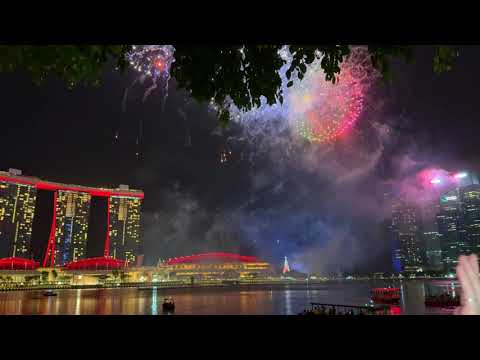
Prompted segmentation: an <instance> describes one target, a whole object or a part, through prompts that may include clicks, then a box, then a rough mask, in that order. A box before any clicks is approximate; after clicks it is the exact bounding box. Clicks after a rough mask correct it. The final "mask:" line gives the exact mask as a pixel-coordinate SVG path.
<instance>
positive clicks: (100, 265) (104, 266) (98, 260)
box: [63, 257, 127, 270]
mask: <svg viewBox="0 0 480 360" xmlns="http://www.w3.org/2000/svg"><path fill="white" fill-rule="evenodd" d="M126 266H127V264H126V262H125V261H123V260H119V259H114V258H111V257H95V258H88V259H81V260H77V261H72V262H70V263H68V264H66V265H65V266H64V267H63V268H64V269H65V270H114V269H122V268H124V267H126Z"/></svg>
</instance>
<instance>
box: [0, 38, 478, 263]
mask: <svg viewBox="0 0 480 360" xmlns="http://www.w3.org/2000/svg"><path fill="white" fill-rule="evenodd" d="M432 56H433V50H432V49H431V48H429V47H419V48H417V49H416V62H415V63H414V64H410V65H406V64H403V63H402V62H399V63H395V66H394V71H393V74H394V79H393V81H392V82H391V83H387V84H384V83H381V84H378V85H377V86H375V89H374V90H373V91H372V94H371V99H370V108H369V110H368V111H366V112H365V114H363V115H362V117H361V119H360V120H359V122H358V125H357V129H356V130H355V132H354V134H352V136H353V137H356V138H354V139H352V140H350V141H349V142H348V143H345V144H342V143H340V144H337V146H336V150H335V152H334V153H333V155H332V154H329V155H327V156H326V157H325V158H322V159H321V160H319V158H318V157H316V154H317V153H315V152H312V151H310V152H308V154H307V155H305V157H303V158H302V161H298V162H296V161H295V162H287V163H281V164H280V163H279V162H278V161H277V157H276V153H275V151H276V150H275V149H272V150H271V152H270V153H269V154H268V155H265V156H262V157H259V158H258V159H257V160H256V161H255V163H254V164H252V162H250V161H247V160H246V158H248V156H247V155H248V154H251V153H252V151H253V150H252V146H253V145H252V144H247V143H242V144H237V145H231V146H230V147H229V148H231V150H232V157H231V159H230V160H229V161H228V162H227V163H225V164H220V161H219V160H220V155H219V153H220V150H221V149H222V148H223V147H224V146H225V145H226V143H227V142H226V139H227V137H228V136H231V135H232V134H235V133H236V131H239V130H238V129H236V128H235V126H233V127H232V128H231V129H230V130H229V132H228V135H217V134H216V133H215V131H214V130H215V129H216V127H217V121H216V119H215V117H214V116H213V114H212V113H211V112H209V111H208V109H207V107H206V106H205V105H200V104H197V103H195V102H190V103H189V104H187V105H186V104H185V94H184V92H183V91H177V90H176V89H175V83H174V81H172V82H171V83H170V91H169V96H168V98H167V100H166V103H165V108H164V109H163V110H162V98H161V96H160V95H159V94H156V93H153V94H152V95H151V96H150V97H149V98H148V99H147V100H146V101H145V102H142V96H143V92H144V91H145V86H142V85H140V84H138V85H136V86H134V87H133V88H132V90H131V91H130V93H129V97H128V99H127V102H126V104H127V106H126V111H125V112H123V111H122V99H123V95H124V91H125V89H126V88H127V87H128V86H129V85H130V84H131V83H132V82H133V81H134V79H135V75H134V74H133V73H131V72H127V73H126V74H123V75H122V74H120V73H118V72H116V71H114V70H113V69H109V70H107V71H106V72H105V76H104V79H103V83H102V85H101V86H100V87H98V88H78V89H75V90H73V91H68V90H67V89H66V88H65V86H64V84H63V83H62V82H60V81H57V80H55V79H51V80H49V81H48V82H47V83H46V84H45V85H43V86H42V87H36V86H35V85H33V84H32V83H31V81H30V79H29V77H28V75H27V74H25V73H22V72H17V73H14V74H0V79H1V80H0V93H1V101H2V110H1V114H2V129H1V132H0V150H1V154H2V156H1V157H0V169H2V170H7V169H8V168H9V167H13V168H18V169H22V170H23V172H24V174H26V175H32V176H37V177H41V178H44V179H48V180H52V181H59V182H66V183H74V184H81V185H88V186H112V187H114V186H118V185H119V184H128V185H130V186H131V187H133V188H138V189H142V190H143V191H144V192H145V201H144V207H143V219H142V225H143V227H142V237H143V240H144V249H145V255H146V261H147V263H150V264H152V263H155V262H156V261H157V260H158V258H159V257H160V258H168V257H171V256H181V255H188V254H191V253H195V252H201V251H216V250H223V251H235V252H241V253H243V254H245V255H258V256H260V257H262V258H265V259H266V260H269V261H271V262H273V263H275V264H276V265H280V264H281V262H282V259H283V256H285V255H286V256H288V257H289V259H291V263H293V264H294V268H295V267H296V268H297V269H299V270H305V271H318V272H325V271H336V270H339V269H342V270H352V269H356V270H359V269H361V270H366V271H367V270H368V271H372V270H389V266H390V258H389V256H390V255H389V246H390V245H389V244H387V243H386V241H385V239H383V238H382V236H381V235H380V230H379V229H380V227H379V224H380V223H381V221H382V220H384V219H385V218H386V217H387V215H388V212H386V211H385V209H384V208H382V197H381V194H382V193H383V190H382V189H383V188H382V186H383V184H384V183H385V182H390V183H392V184H393V186H396V185H397V184H400V182H401V181H403V180H404V179H405V177H408V176H409V175H410V173H413V172H415V171H417V170H419V169H421V168H422V167H427V166H435V167H440V168H445V169H447V170H452V171H453V170H457V169H468V170H474V171H477V172H480V167H479V161H478V160H479V159H478V156H479V155H478V154H479V152H478V147H479V140H478V136H479V135H478V134H479V130H480V126H479V125H478V124H479V120H478V119H479V116H480V111H479V108H478V103H479V100H478V96H479V94H480V69H479V68H478V63H479V62H480V47H477V46H475V47H473V46H472V47H465V48H462V49H461V52H460V57H459V58H458V60H457V62H456V65H455V67H454V69H453V70H452V71H451V72H450V73H446V74H442V75H436V74H434V73H433V67H432ZM179 109H183V111H184V112H185V116H183V115H182V113H181V112H180V111H179ZM140 123H142V126H143V132H142V133H143V136H142V138H141V141H140V145H139V146H137V145H136V141H137V140H138V136H139V126H140ZM374 123H375V124H378V125H381V126H384V128H388V129H389V135H388V137H387V138H386V139H383V140H382V141H381V142H380V143H379V141H378V140H376V139H375V138H374V137H372V136H371V132H372V131H373V130H372V124H374ZM117 132H118V135H119V136H118V140H116V139H115V134H116V133H117ZM189 139H190V140H189ZM190 141H191V145H190ZM137 151H140V156H139V157H137V156H136V152H137ZM312 157H313V160H312ZM300 163H301V164H307V165H306V166H300V165H299V164H300ZM357 170H358V171H357ZM354 171H356V172H355V173H353V172H354ZM341 177H346V178H348V179H352V180H348V181H341V182H340V181H339V180H338V179H339V178H341ZM42 196H46V195H42ZM43 211H48V209H47V208H45V209H43V210H42V212H43ZM41 218H42V216H39V217H38V219H36V222H37V225H36V226H37V227H39V228H41V227H42V225H41V224H40V223H42V222H43V223H44V224H43V228H45V229H48V221H46V220H41ZM43 218H45V217H44V216H43ZM45 224H46V225H45ZM99 227H100V228H101V226H99V225H98V224H97V225H92V229H93V230H91V232H90V236H91V238H92V239H96V240H95V241H96V242H97V244H98V243H99V240H101V236H100V235H98V234H95V232H96V231H97V230H98V228H99ZM95 229H96V230H95ZM43 231H45V230H43ZM47 235H48V230H47ZM36 241H37V242H38V241H39V240H38V239H37V240H36ZM92 243H93V242H92ZM90 246H91V247H92V246H93V248H95V245H90ZM97 248H98V246H97ZM92 251H94V252H95V251H96V250H92Z"/></svg>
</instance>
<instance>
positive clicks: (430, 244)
mask: <svg viewBox="0 0 480 360" xmlns="http://www.w3.org/2000/svg"><path fill="white" fill-rule="evenodd" d="M439 212H440V205H439V204H438V200H434V201H431V202H429V203H428V204H426V205H425V206H423V207H422V236H423V243H424V245H425V267H426V269H428V270H432V271H442V270H443V264H442V244H441V236H440V233H439V232H438V223H437V215H438V213H439Z"/></svg>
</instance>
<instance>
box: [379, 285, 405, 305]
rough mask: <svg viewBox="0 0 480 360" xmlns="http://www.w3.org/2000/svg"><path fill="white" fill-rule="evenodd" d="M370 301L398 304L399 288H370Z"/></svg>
mask: <svg viewBox="0 0 480 360" xmlns="http://www.w3.org/2000/svg"><path fill="white" fill-rule="evenodd" d="M372 301H373V302H374V303H376V304H398V303H399V302H400V288H394V287H386V288H374V289H372Z"/></svg>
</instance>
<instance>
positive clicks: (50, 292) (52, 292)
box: [43, 290, 57, 296]
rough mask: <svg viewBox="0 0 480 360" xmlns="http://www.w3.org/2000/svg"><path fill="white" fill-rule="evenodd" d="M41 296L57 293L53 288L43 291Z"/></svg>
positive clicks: (55, 294)
mask: <svg viewBox="0 0 480 360" xmlns="http://www.w3.org/2000/svg"><path fill="white" fill-rule="evenodd" d="M43 296H57V293H56V292H55V291H53V290H47V291H45V292H44V293H43Z"/></svg>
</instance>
